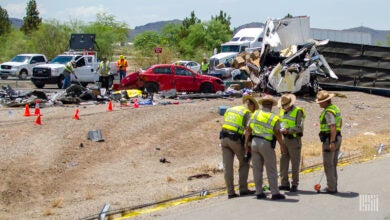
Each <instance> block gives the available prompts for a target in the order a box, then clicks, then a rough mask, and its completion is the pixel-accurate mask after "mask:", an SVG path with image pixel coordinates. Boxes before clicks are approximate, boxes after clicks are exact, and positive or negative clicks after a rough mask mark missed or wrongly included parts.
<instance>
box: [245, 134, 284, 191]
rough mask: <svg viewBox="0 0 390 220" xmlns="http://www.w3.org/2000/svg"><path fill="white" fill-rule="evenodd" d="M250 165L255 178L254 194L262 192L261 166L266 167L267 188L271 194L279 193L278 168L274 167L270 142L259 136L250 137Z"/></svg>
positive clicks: (273, 151)
mask: <svg viewBox="0 0 390 220" xmlns="http://www.w3.org/2000/svg"><path fill="white" fill-rule="evenodd" d="M251 147H252V165H253V178H254V180H255V186H256V194H257V195H259V194H261V193H263V167H264V165H265V168H266V169H267V177H268V182H269V188H270V190H271V193H272V195H275V194H279V188H278V170H277V168H276V154H275V150H274V149H273V148H272V147H271V142H269V141H266V140H264V139H261V138H257V137H253V139H252V144H251Z"/></svg>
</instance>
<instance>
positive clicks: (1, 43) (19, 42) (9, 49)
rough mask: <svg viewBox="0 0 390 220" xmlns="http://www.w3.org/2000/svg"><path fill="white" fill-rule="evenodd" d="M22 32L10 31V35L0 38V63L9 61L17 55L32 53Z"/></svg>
mask: <svg viewBox="0 0 390 220" xmlns="http://www.w3.org/2000/svg"><path fill="white" fill-rule="evenodd" d="M29 46H30V44H29V43H28V41H27V39H26V37H25V35H24V33H23V32H21V31H19V30H15V29H12V30H11V32H10V33H8V34H5V35H1V36H0V51H1V52H0V62H5V61H9V60H10V59H11V58H12V57H14V56H15V55H16V54H19V53H28V52H32V51H31V50H30V48H29Z"/></svg>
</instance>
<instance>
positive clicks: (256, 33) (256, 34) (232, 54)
mask: <svg viewBox="0 0 390 220" xmlns="http://www.w3.org/2000/svg"><path fill="white" fill-rule="evenodd" d="M263 30H264V29H263V28H243V29H241V30H239V31H238V32H237V33H236V34H235V35H234V36H233V38H232V39H231V40H230V41H229V42H226V43H223V44H221V52H220V53H217V54H215V55H213V56H212V57H210V60H209V62H210V64H209V70H213V69H215V67H216V66H217V65H218V64H220V63H227V62H229V63H231V62H232V61H233V60H234V58H236V56H237V54H239V53H241V52H244V51H246V50H248V49H249V50H250V49H256V48H257V49H259V48H260V47H261V45H262V41H263Z"/></svg>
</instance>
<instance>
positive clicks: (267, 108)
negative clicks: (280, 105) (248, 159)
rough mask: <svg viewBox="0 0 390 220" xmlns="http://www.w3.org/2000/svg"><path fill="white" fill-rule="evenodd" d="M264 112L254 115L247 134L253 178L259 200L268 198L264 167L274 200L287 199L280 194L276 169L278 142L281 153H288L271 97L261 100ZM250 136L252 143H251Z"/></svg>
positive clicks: (247, 148)
mask: <svg viewBox="0 0 390 220" xmlns="http://www.w3.org/2000/svg"><path fill="white" fill-rule="evenodd" d="M259 104H261V105H262V110H257V111H255V112H254V113H253V114H252V117H251V120H250V123H249V126H248V127H247V132H246V133H245V146H246V151H250V150H251V151H252V165H253V178H254V181H255V186H256V197H257V199H263V198H266V195H265V194H264V193H263V165H265V168H266V169H267V177H268V182H269V185H270V190H271V193H272V198H271V199H272V200H279V199H285V198H286V197H285V196H284V195H282V194H280V192H279V188H278V171H277V168H276V154H275V145H276V140H277V141H278V143H279V145H280V146H281V151H282V152H283V153H284V152H285V151H286V149H285V147H284V145H283V142H282V134H281V133H280V122H279V117H278V116H277V115H275V114H273V113H272V112H271V110H272V106H274V105H276V104H277V102H276V101H275V100H274V99H273V98H272V97H271V96H264V97H263V98H261V99H260V100H259ZM250 135H251V136H252V141H250Z"/></svg>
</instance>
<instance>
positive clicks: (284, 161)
mask: <svg viewBox="0 0 390 220" xmlns="http://www.w3.org/2000/svg"><path fill="white" fill-rule="evenodd" d="M295 100H296V97H295V95H293V94H285V95H282V97H281V98H280V99H279V100H278V107H279V108H281V109H280V117H281V127H282V129H281V130H280V132H281V133H282V134H283V143H284V145H285V146H286V152H285V153H284V154H281V157H280V177H281V185H280V186H279V189H280V190H290V192H296V191H297V190H298V184H299V165H300V163H301V148H302V140H301V137H302V136H303V120H304V119H305V110H304V109H303V108H300V107H298V106H295V105H294V103H295ZM290 160H291V170H292V182H291V187H290V182H289V181H288V167H289V164H290Z"/></svg>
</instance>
